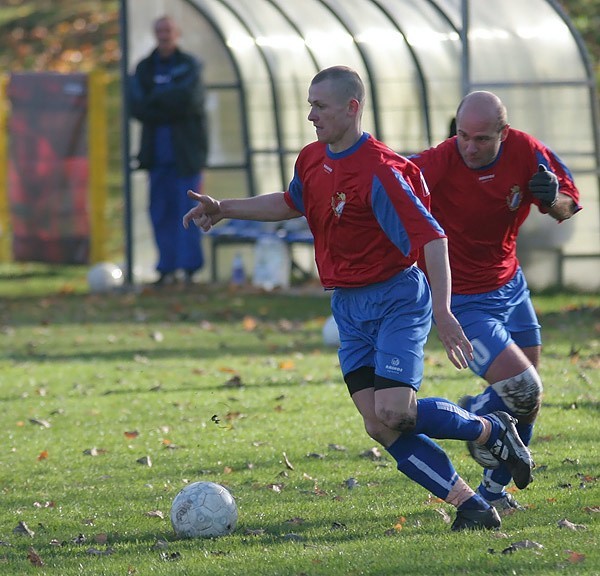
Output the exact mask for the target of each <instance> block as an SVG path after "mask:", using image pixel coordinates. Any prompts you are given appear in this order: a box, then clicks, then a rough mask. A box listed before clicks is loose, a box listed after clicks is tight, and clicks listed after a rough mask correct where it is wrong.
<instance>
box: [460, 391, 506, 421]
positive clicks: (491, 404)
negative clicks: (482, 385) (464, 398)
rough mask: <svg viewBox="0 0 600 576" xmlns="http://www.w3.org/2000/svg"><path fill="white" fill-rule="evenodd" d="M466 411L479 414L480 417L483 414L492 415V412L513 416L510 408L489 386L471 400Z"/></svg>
mask: <svg viewBox="0 0 600 576" xmlns="http://www.w3.org/2000/svg"><path fill="white" fill-rule="evenodd" d="M465 409H467V410H468V411H469V412H473V414H479V415H480V416H481V415H483V414H490V413H491V412H497V411H498V410H502V411H503V412H507V413H508V414H510V415H511V416H513V414H512V412H511V411H510V410H509V408H508V406H507V405H506V404H505V403H504V401H503V400H502V398H500V396H499V395H498V393H497V392H496V390H494V389H493V388H492V387H491V386H488V387H487V388H486V389H485V390H484V391H483V392H482V393H481V394H477V396H472V397H471V398H469V401H468V404H467V405H466V406H465Z"/></svg>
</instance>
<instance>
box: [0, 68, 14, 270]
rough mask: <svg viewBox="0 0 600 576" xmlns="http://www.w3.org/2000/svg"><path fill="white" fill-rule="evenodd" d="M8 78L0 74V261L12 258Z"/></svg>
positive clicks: (7, 260) (8, 260)
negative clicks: (9, 202)
mask: <svg viewBox="0 0 600 576" xmlns="http://www.w3.org/2000/svg"><path fill="white" fill-rule="evenodd" d="M8 78H9V77H8V75H6V74H0V262H10V261H11V260H12V256H11V241H10V239H11V226H10V213H9V207H8V122H7V121H8V97H7V95H6V86H7V85H8Z"/></svg>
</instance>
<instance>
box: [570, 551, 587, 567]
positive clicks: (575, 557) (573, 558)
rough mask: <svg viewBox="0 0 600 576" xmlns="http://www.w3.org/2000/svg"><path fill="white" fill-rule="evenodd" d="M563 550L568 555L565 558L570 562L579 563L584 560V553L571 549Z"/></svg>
mask: <svg viewBox="0 0 600 576" xmlns="http://www.w3.org/2000/svg"><path fill="white" fill-rule="evenodd" d="M565 552H566V553H567V554H568V555H569V557H568V558H567V560H568V561H569V562H570V563H571V564H579V563H580V562H583V561H584V560H585V554H581V553H579V552H575V551H573V550H565Z"/></svg>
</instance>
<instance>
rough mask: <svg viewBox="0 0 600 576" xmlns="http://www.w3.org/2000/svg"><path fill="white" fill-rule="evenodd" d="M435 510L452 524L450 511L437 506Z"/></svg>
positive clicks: (445, 520)
mask: <svg viewBox="0 0 600 576" xmlns="http://www.w3.org/2000/svg"><path fill="white" fill-rule="evenodd" d="M435 511H436V512H437V513H438V514H439V515H440V516H441V517H442V520H443V521H444V522H445V523H446V524H450V523H451V522H452V518H450V515H449V514H448V512H446V511H445V510H444V509H443V508H436V509H435Z"/></svg>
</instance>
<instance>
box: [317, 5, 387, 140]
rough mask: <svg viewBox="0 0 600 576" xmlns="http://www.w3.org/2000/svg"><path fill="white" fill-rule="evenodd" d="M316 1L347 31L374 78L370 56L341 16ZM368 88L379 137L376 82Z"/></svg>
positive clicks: (376, 133)
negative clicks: (355, 38)
mask: <svg viewBox="0 0 600 576" xmlns="http://www.w3.org/2000/svg"><path fill="white" fill-rule="evenodd" d="M316 1H317V2H320V3H321V4H322V5H323V7H324V8H325V9H326V10H328V11H329V12H330V13H331V15H332V16H333V18H334V20H337V21H338V22H339V23H340V26H341V27H342V28H343V29H344V30H346V32H348V34H349V35H350V36H351V37H352V40H353V42H354V45H355V46H356V49H357V50H358V54H359V55H360V57H361V59H362V61H363V64H364V65H365V69H366V70H367V72H368V74H369V78H374V75H373V66H372V64H371V59H370V57H369V55H368V54H367V53H366V51H365V50H364V49H363V48H361V47H360V45H359V44H357V42H356V41H355V40H354V34H352V33H351V31H350V29H349V27H348V25H347V24H346V22H344V20H343V19H342V18H341V16H340V15H339V14H336V13H335V12H334V10H333V8H332V7H331V6H330V5H329V4H328V3H327V0H316ZM369 88H370V91H371V100H372V102H373V122H374V123H375V125H374V128H375V137H376V138H380V137H381V124H380V118H379V94H378V91H377V85H376V82H369Z"/></svg>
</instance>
